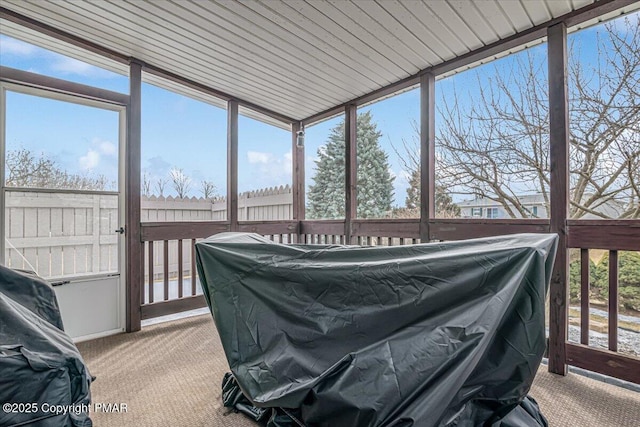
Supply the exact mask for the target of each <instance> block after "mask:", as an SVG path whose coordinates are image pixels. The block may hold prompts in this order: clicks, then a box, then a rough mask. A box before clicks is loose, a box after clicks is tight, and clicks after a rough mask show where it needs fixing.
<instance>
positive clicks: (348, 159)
mask: <svg viewBox="0 0 640 427" xmlns="http://www.w3.org/2000/svg"><path fill="white" fill-rule="evenodd" d="M357 121H358V110H357V107H356V105H355V104H350V105H348V106H347V107H346V108H345V120H344V146H345V153H344V172H345V173H344V178H345V179H344V183H345V192H344V201H345V206H344V239H345V244H347V245H350V244H354V241H353V230H352V224H351V223H352V221H353V219H354V218H355V217H356V215H357V188H356V182H357V173H358V170H357V167H358V163H357Z"/></svg>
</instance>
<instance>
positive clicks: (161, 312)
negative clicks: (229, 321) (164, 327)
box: [141, 295, 207, 320]
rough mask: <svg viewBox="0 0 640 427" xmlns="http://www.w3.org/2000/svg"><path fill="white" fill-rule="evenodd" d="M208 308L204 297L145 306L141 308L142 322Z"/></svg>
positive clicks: (186, 298) (199, 296)
mask: <svg viewBox="0 0 640 427" xmlns="http://www.w3.org/2000/svg"><path fill="white" fill-rule="evenodd" d="M206 306H207V301H206V300H205V299H204V296H203V295H196V296H192V297H185V298H180V299H174V300H169V301H161V302H155V303H153V304H145V305H143V306H142V307H141V313H142V320H146V319H153V318H154V317H159V316H166V315H167V314H173V313H180V312H181V311H188V310H195V309H196V308H202V307H206Z"/></svg>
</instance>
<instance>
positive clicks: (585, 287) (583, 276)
mask: <svg viewBox="0 0 640 427" xmlns="http://www.w3.org/2000/svg"><path fill="white" fill-rule="evenodd" d="M589 286H590V283H589V249H580V343H581V344H584V345H589V314H590V313H589Z"/></svg>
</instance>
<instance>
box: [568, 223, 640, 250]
mask: <svg viewBox="0 0 640 427" xmlns="http://www.w3.org/2000/svg"><path fill="white" fill-rule="evenodd" d="M567 224H568V227H567V228H568V233H567V245H568V247H570V248H589V249H609V250H621V251H638V250H640V221H639V220H569V221H567Z"/></svg>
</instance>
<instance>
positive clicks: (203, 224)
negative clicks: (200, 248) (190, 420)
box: [141, 221, 229, 242]
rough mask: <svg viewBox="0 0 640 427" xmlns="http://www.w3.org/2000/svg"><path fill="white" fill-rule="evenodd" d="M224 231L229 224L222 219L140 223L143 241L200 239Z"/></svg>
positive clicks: (227, 228)
mask: <svg viewBox="0 0 640 427" xmlns="http://www.w3.org/2000/svg"><path fill="white" fill-rule="evenodd" d="M225 231H229V224H228V223H226V222H223V221H220V222H217V221H215V222H214V221H198V222H144V223H142V225H141V239H142V241H143V242H148V241H157V240H178V239H202V238H204V237H209V236H211V235H213V234H217V233H223V232H225Z"/></svg>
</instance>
